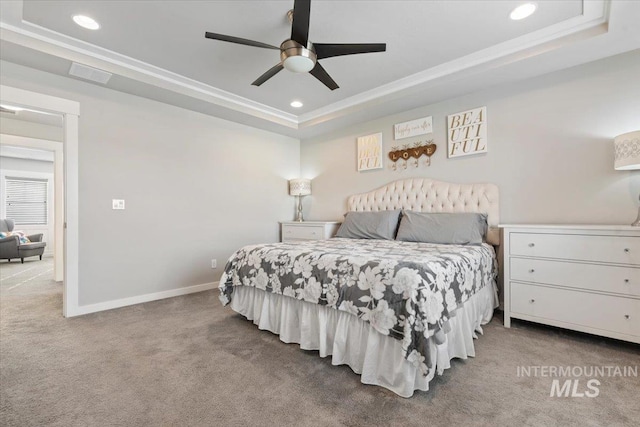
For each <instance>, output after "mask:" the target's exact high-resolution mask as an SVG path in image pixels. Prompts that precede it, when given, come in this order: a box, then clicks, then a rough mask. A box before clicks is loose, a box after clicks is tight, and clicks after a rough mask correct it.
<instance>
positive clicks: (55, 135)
mask: <svg viewBox="0 0 640 427" xmlns="http://www.w3.org/2000/svg"><path fill="white" fill-rule="evenodd" d="M2 71H3V72H4V69H3V70H2ZM0 131H2V133H5V134H7V135H18V136H24V137H27V138H36V139H48V140H49V141H62V140H63V139H64V128H62V127H58V126H50V125H45V124H42V123H34V122H28V121H24V120H16V119H12V118H9V117H0Z"/></svg>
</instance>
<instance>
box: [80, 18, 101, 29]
mask: <svg viewBox="0 0 640 427" xmlns="http://www.w3.org/2000/svg"><path fill="white" fill-rule="evenodd" d="M73 22H75V23H76V24H78V25H80V26H81V27H83V28H86V29H88V30H97V29H98V28H100V24H98V23H97V22H96V20H95V19H93V18H89V17H88V16H85V15H74V16H73Z"/></svg>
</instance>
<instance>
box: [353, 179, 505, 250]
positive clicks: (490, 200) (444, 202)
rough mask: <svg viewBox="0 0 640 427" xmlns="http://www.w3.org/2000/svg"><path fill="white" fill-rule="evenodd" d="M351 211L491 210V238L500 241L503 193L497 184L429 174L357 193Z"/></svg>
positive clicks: (491, 240) (489, 230)
mask: <svg viewBox="0 0 640 427" xmlns="http://www.w3.org/2000/svg"><path fill="white" fill-rule="evenodd" d="M347 205H348V209H349V211H386V210H393V209H409V210H412V211H418V212H473V213H484V214H487V222H488V224H489V229H488V231H487V236H486V239H487V242H488V243H491V244H492V245H499V244H500V230H499V229H498V222H499V210H500V209H499V207H500V205H499V196H498V187H497V186H496V185H495V184H452V183H449V182H442V181H434V180H432V179H426V178H412V179H402V180H398V181H394V182H392V183H389V184H387V185H385V186H384V187H381V188H378V189H377V190H373V191H370V192H368V193H362V194H355V195H353V196H351V197H349V200H348V202H347Z"/></svg>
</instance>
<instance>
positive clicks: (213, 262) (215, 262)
mask: <svg viewBox="0 0 640 427" xmlns="http://www.w3.org/2000/svg"><path fill="white" fill-rule="evenodd" d="M211 268H218V260H217V259H212V260H211Z"/></svg>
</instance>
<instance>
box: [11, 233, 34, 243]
mask: <svg viewBox="0 0 640 427" xmlns="http://www.w3.org/2000/svg"><path fill="white" fill-rule="evenodd" d="M7 235H8V236H18V239H20V244H21V245H23V244H25V243H31V240H29V238H28V237H27V236H26V235H25V234H24V231H10V232H9V233H8V234H7Z"/></svg>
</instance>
